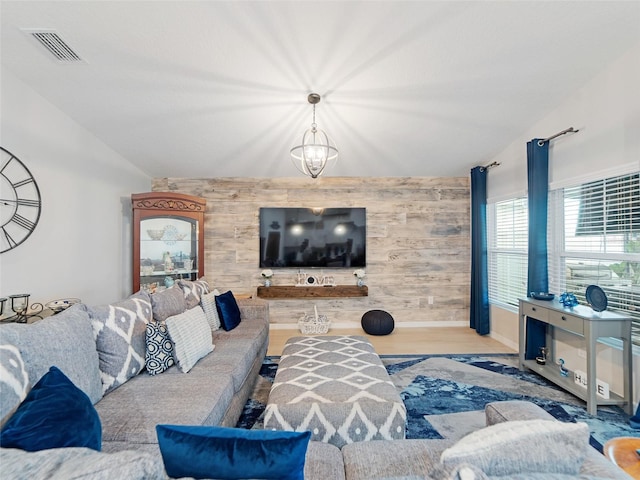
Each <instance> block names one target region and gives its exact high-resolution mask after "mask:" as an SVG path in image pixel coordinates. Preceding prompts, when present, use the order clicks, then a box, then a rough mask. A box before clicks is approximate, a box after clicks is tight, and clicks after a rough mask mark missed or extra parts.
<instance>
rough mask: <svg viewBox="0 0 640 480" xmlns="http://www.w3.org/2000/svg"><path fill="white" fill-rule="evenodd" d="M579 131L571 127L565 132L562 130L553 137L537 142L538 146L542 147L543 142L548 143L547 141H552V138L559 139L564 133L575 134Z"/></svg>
mask: <svg viewBox="0 0 640 480" xmlns="http://www.w3.org/2000/svg"><path fill="white" fill-rule="evenodd" d="M579 131H580V130H576V129H575V128H573V127H569V128H567V129H566V130H562V131H561V132H558V133H556V134H555V135H551V136H550V137H547V138H543V139H542V140H538V146H539V147H541V146H542V145H544V142H548V141H549V140H553V139H554V138H557V137H559V136H560V135H564V134H565V133H577V132H579Z"/></svg>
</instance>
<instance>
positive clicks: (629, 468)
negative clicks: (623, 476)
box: [602, 437, 640, 478]
mask: <svg viewBox="0 0 640 480" xmlns="http://www.w3.org/2000/svg"><path fill="white" fill-rule="evenodd" d="M638 449H640V437H618V438H612V439H611V440H609V441H608V442H606V443H605V444H604V447H603V448H602V452H603V453H604V456H605V457H607V458H608V459H609V460H611V461H612V462H613V463H614V464H615V465H617V466H618V467H620V468H621V469H622V470H624V471H625V472H627V473H628V474H629V475H631V476H632V477H633V478H640V454H638V452H637V450H638Z"/></svg>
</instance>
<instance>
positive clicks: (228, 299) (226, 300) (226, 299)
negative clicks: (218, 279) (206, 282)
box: [216, 290, 240, 332]
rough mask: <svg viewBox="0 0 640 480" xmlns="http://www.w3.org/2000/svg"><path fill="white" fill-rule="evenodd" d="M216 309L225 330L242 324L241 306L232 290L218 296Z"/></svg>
mask: <svg viewBox="0 0 640 480" xmlns="http://www.w3.org/2000/svg"><path fill="white" fill-rule="evenodd" d="M216 309H217V310H218V316H219V317H220V325H221V326H222V328H223V329H224V330H226V331H227V332H228V331H229V330H233V329H234V328H236V327H237V326H238V325H240V308H239V307H238V302H236V298H235V297H234V296H233V293H231V290H229V291H228V292H225V293H223V294H221V295H218V296H216Z"/></svg>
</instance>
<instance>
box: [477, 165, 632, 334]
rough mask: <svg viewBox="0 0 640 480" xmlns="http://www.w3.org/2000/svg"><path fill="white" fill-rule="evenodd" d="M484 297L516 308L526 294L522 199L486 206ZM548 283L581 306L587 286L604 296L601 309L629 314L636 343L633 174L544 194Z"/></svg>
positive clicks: (510, 307) (524, 211)
mask: <svg viewBox="0 0 640 480" xmlns="http://www.w3.org/2000/svg"><path fill="white" fill-rule="evenodd" d="M487 217H488V232H489V238H488V246H489V300H490V302H491V303H495V304H498V305H501V306H503V307H506V308H509V309H513V310H515V307H517V300H518V298H519V297H523V296H526V293H527V292H526V282H527V259H526V258H527V229H528V227H527V223H528V220H527V200H526V198H517V199H514V200H508V201H504V202H497V203H495V204H491V205H490V206H489V209H488V216H487ZM548 248H549V289H550V290H551V291H552V292H564V291H568V292H572V293H574V294H575V295H576V297H578V300H579V301H580V302H581V303H583V304H586V303H587V302H586V299H585V298H584V294H585V290H586V287H587V286H588V285H599V286H600V287H601V288H602V289H603V290H604V291H605V292H606V294H607V298H608V309H609V310H613V311H620V312H622V313H625V314H627V315H630V316H631V317H632V318H634V325H633V337H634V343H636V344H638V345H640V173H636V174H632V175H622V176H617V177H612V178H607V179H604V180H599V181H596V182H589V183H585V184H582V185H578V186H575V187H570V188H564V189H559V190H554V191H551V192H550V193H549V227H548Z"/></svg>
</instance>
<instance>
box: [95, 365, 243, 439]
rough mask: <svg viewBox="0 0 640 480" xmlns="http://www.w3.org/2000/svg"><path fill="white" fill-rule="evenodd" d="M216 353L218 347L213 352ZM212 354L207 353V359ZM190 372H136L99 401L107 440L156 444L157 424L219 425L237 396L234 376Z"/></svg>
mask: <svg viewBox="0 0 640 480" xmlns="http://www.w3.org/2000/svg"><path fill="white" fill-rule="evenodd" d="M214 353H215V352H214ZM214 353H212V354H209V355H208V356H207V357H205V358H209V357H210V356H211V355H213V354H214ZM199 368H200V363H198V364H197V365H196V366H195V367H194V368H193V369H192V370H191V372H189V373H186V374H185V373H182V372H181V371H180V370H178V368H177V367H176V366H173V367H171V368H170V369H169V370H167V371H165V372H163V373H162V374H161V375H154V376H151V375H138V376H136V377H134V378H132V379H131V380H129V381H128V382H127V383H125V384H123V385H121V386H120V387H119V388H117V389H116V390H114V391H113V392H111V393H109V394H108V395H105V396H104V398H103V399H102V400H101V401H100V402H99V403H98V404H97V405H96V410H97V411H98V415H100V420H101V421H102V441H103V442H128V443H131V444H134V443H153V444H157V443H158V438H157V436H156V431H155V428H156V425H157V424H159V423H170V424H176V425H218V424H219V423H220V421H221V420H222V417H223V416H224V413H225V412H226V410H227V408H228V406H229V404H230V403H231V399H232V397H233V382H232V380H231V376H230V375H228V374H226V375H222V374H221V375H214V374H208V375H207V374H201V375H198V374H197V373H196V372H197V371H198V370H199Z"/></svg>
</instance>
